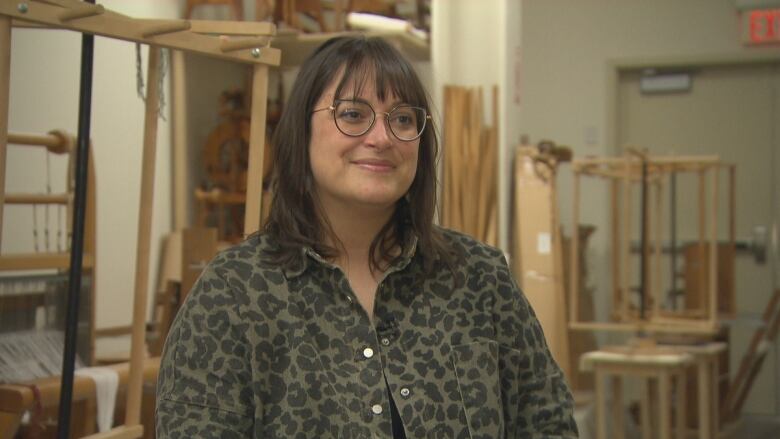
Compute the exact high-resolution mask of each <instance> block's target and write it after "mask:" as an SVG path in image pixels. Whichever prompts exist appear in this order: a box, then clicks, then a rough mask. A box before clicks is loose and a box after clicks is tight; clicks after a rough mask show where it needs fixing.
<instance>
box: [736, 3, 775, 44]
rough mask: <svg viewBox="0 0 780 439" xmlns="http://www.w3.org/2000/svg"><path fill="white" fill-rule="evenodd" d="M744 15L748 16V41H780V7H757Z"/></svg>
mask: <svg viewBox="0 0 780 439" xmlns="http://www.w3.org/2000/svg"><path fill="white" fill-rule="evenodd" d="M744 15H745V16H747V23H745V24H746V25H747V26H746V28H747V35H746V37H747V38H746V40H747V43H749V44H777V43H780V9H757V10H752V11H748V12H746V13H745V14H744ZM743 23H744V21H743Z"/></svg>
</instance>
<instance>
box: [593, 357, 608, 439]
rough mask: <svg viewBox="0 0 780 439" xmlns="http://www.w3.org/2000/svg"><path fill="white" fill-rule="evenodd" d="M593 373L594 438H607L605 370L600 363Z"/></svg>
mask: <svg viewBox="0 0 780 439" xmlns="http://www.w3.org/2000/svg"><path fill="white" fill-rule="evenodd" d="M594 373H595V375H596V382H595V386H596V438H597V439H606V438H607V419H606V414H607V402H606V399H605V398H604V393H605V392H606V391H607V390H606V389H605V387H606V375H607V373H606V371H605V370H604V369H603V367H602V366H601V365H596V367H595V370H594Z"/></svg>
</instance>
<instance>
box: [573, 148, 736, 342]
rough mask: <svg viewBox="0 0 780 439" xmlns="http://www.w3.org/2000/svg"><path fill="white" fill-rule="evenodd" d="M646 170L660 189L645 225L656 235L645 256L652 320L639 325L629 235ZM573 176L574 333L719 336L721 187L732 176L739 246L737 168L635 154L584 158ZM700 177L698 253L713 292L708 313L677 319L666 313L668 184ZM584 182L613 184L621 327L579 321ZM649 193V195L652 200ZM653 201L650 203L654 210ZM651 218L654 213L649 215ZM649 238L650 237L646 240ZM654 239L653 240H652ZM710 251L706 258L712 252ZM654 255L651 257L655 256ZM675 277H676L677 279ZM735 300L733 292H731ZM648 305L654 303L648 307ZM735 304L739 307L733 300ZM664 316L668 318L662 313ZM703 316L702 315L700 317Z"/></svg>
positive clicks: (615, 301)
mask: <svg viewBox="0 0 780 439" xmlns="http://www.w3.org/2000/svg"><path fill="white" fill-rule="evenodd" d="M643 163H644V165H646V168H645V169H646V170H647V171H646V172H647V173H646V177H645V178H646V182H647V185H648V187H649V186H650V185H653V186H654V187H655V190H654V194H653V204H654V205H655V207H654V211H652V213H648V214H647V215H646V220H647V221H646V224H647V226H646V227H647V228H648V229H649V230H652V239H647V245H646V247H645V248H644V249H641V250H640V252H644V258H643V261H644V264H643V265H642V267H641V270H642V271H644V275H643V277H644V279H646V280H647V282H646V285H649V286H650V288H647V289H646V290H645V293H646V294H645V295H644V297H645V301H646V305H650V307H649V308H648V310H647V318H644V319H640V318H638V317H637V316H635V315H632V312H631V310H630V309H629V298H628V293H627V292H628V291H629V279H630V277H631V270H630V268H631V267H630V265H629V264H628V262H624V263H621V261H628V260H629V258H630V252H631V248H630V245H631V244H630V242H629V240H630V235H631V219H632V218H631V217H632V215H631V208H632V204H631V186H632V184H634V183H637V182H638V183H639V184H640V185H641V184H642V180H643V176H642V167H643ZM572 169H573V173H574V177H573V180H574V195H573V209H572V212H573V221H572V223H573V225H574V226H573V230H572V235H573V236H572V248H571V255H570V258H571V267H572V268H571V279H572V280H571V282H572V288H571V289H570V297H569V300H570V307H569V319H570V323H569V327H570V328H571V329H576V330H611V331H626V332H633V331H647V332H666V333H684V334H706V335H712V334H715V333H716V332H717V331H718V293H717V261H718V254H717V253H718V248H717V237H718V235H717V231H718V221H717V216H718V199H719V197H720V193H719V189H718V183H719V175H720V171H721V170H723V169H725V170H727V171H728V187H729V193H728V197H729V207H728V209H729V219H728V222H729V224H728V234H729V238H728V239H729V243H730V245H731V246H732V248H733V246H734V240H735V233H736V230H735V221H734V218H735V197H736V192H735V174H736V171H735V166H734V165H732V164H726V163H724V162H722V161H721V160H720V159H719V158H718V157H717V156H678V157H663V156H642V155H641V154H640V155H637V154H634V155H629V156H625V157H607V158H585V159H578V160H574V161H573V163H572ZM682 172H695V173H698V174H699V191H698V200H697V201H698V207H699V239H698V247H699V249H700V251H701V253H700V254H701V255H706V256H707V258H708V263H707V264H702V265H701V270H700V273H699V274H700V276H701V277H702V278H706V279H707V284H708V288H707V291H706V297H705V298H704V299H705V300H703V301H701V302H700V303H706V305H707V306H706V308H705V309H700V310H696V311H698V313H694V315H686V314H685V313H681V314H680V313H678V314H675V313H673V312H670V311H665V310H661V308H660V303H661V300H662V297H661V247H662V246H661V235H662V233H663V231H662V227H661V225H662V220H661V206H662V204H661V200H662V195H661V194H662V191H661V189H662V186H663V178H664V177H666V176H669V175H670V174H673V173H682ZM582 176H595V177H601V178H604V179H607V180H608V181H609V182H610V183H611V185H610V186H611V188H610V189H611V212H612V214H611V215H612V218H611V219H612V236H611V239H612V244H611V245H612V284H613V291H612V311H613V315H614V317H616V320H618V321H616V322H596V321H589V322H586V321H581V320H579V316H580V312H579V301H578V297H577V295H576V293H575V292H576V291H578V290H579V282H580V280H579V264H580V261H579V258H578V257H577V252H578V248H577V247H578V239H579V236H578V234H579V230H578V227H577V224H578V223H579V209H580V208H579V202H580V178H581V177H582ZM708 180H710V184H711V192H709V194H708ZM649 193H650V191H648V194H649ZM621 197H622V206H621V207H622V209H623V212H619V211H618V205H619V201H620V200H619V198H621ZM649 199H650V196H648V197H646V199H645V203H647V204H649V203H650V202H649ZM708 207H709V209H708ZM647 212H651V211H650V210H647ZM648 235H650V234H649V233H648V234H647V235H646V236H648ZM648 238H649V236H648ZM708 248H709V249H711V251H709V252H707V249H708ZM651 250H652V254H651ZM672 275H674V273H673V274H672ZM731 294H732V295H733V291H732V292H731ZM648 302H649V303H648ZM731 303H734V300H733V298H732V299H731ZM662 311H663V312H662ZM696 314H698V315H696Z"/></svg>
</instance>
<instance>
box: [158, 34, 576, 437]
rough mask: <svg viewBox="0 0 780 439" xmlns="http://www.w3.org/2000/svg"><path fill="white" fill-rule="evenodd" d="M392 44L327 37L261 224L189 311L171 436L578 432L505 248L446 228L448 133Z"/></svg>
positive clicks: (207, 281)
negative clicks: (438, 173) (439, 181)
mask: <svg viewBox="0 0 780 439" xmlns="http://www.w3.org/2000/svg"><path fill="white" fill-rule="evenodd" d="M428 109H429V105H428V99H427V96H426V93H425V90H424V89H423V87H422V85H421V83H420V81H419V79H418V78H417V76H416V75H415V73H414V71H413V70H412V68H411V66H410V65H409V64H408V63H407V62H406V61H405V60H404V59H403V58H402V57H401V56H400V55H399V54H398V53H397V51H395V50H394V49H393V48H392V47H391V46H389V45H388V44H387V43H386V42H384V41H382V40H381V39H375V38H363V37H341V38H335V39H332V40H329V41H328V42H326V43H325V44H324V45H323V46H322V47H320V48H319V49H318V50H317V51H316V52H315V53H314V54H313V55H312V56H311V57H310V58H309V59H308V60H307V61H306V63H305V64H304V65H303V66H302V68H301V70H300V73H299V74H298V78H297V79H296V82H295V85H294V87H293V91H292V94H291V96H290V99H289V102H288V103H287V106H286V108H285V111H284V114H283V116H282V119H281V121H280V123H279V126H278V127H277V130H276V135H275V139H274V145H275V151H274V154H273V156H274V161H275V162H274V169H275V172H276V174H275V196H274V200H273V202H272V207H271V213H270V218H269V221H268V223H267V225H266V227H265V229H264V230H263V232H262V233H259V234H256V235H254V236H252V237H250V238H249V239H247V240H246V241H245V242H244V243H242V244H240V245H238V246H237V247H234V248H232V249H230V250H227V251H225V252H223V253H221V254H220V255H218V256H217V257H216V258H215V259H214V260H213V261H212V262H211V263H210V264H209V266H208V268H206V270H205V271H204V273H203V274H202V276H201V278H200V279H199V281H198V283H197V284H196V286H195V287H194V289H193V291H192V292H191V293H190V294H189V296H188V298H187V300H186V302H185V304H184V306H183V308H182V310H181V311H180V312H179V314H178V315H177V317H176V321H175V323H174V325H173V327H172V328H171V331H170V335H169V337H168V340H167V346H166V349H165V353H164V355H163V359H162V366H161V371H160V379H159V384H158V401H157V437H158V438H167V437H192V438H196V437H197V438H208V437H214V438H216V437H220V438H221V437H226V438H227V437H242V438H243V437H256V438H266V437H268V438H287V437H290V438H293V437H294V438H374V437H377V438H403V437H408V438H423V437H425V438H427V437H434V438H440V437H441V438H449V437H453V438H456V437H457V438H469V437H471V438H477V437H481V438H499V437H513V438H514V437H529V438H531V437H532V438H563V437H567V438H568V437H576V435H577V433H576V427H575V425H574V421H573V418H572V401H571V396H570V394H569V391H568V389H567V387H566V384H565V382H564V379H563V376H562V374H561V372H560V370H559V368H558V366H557V365H556V364H555V362H554V361H553V360H552V358H551V356H550V352H549V350H548V349H547V346H546V343H545V341H544V336H543V334H542V330H541V328H540V326H539V323H538V321H537V320H536V317H535V316H534V314H533V311H532V310H531V308H530V306H529V305H528V302H527V301H526V300H525V298H524V297H523V295H522V294H521V293H520V292H519V290H518V289H517V287H516V285H515V283H514V281H513V280H512V277H511V275H510V273H509V269H508V268H507V265H506V262H505V261H504V258H503V256H502V254H501V252H500V251H498V250H496V249H494V248H490V247H488V246H485V245H483V244H480V243H478V242H476V241H474V240H473V239H471V238H469V237H467V236H464V235H461V234H458V233H455V232H452V231H448V230H443V229H440V228H437V227H436V226H434V225H433V217H434V209H435V206H436V180H435V167H436V166H435V158H436V154H437V149H438V141H437V138H436V131H435V130H434V127H433V124H432V121H431V119H430V117H429V115H428Z"/></svg>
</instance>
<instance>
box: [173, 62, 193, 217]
mask: <svg viewBox="0 0 780 439" xmlns="http://www.w3.org/2000/svg"><path fill="white" fill-rule="evenodd" d="M185 71H186V66H185V60H184V52H182V51H181V50H172V51H171V111H172V113H173V114H172V117H171V119H173V120H172V121H171V122H172V127H171V128H172V129H171V137H172V143H173V145H172V146H173V229H174V230H183V229H184V228H186V227H188V226H189V223H190V222H189V220H188V211H189V205H190V203H189V201H190V197H191V195H192V194H191V193H190V191H189V185H188V181H189V176H188V172H187V170H188V166H187V164H188V163H189V158H188V157H189V153H188V151H187V145H188V144H189V142H188V141H187V114H186V113H187V78H186V75H185Z"/></svg>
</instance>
